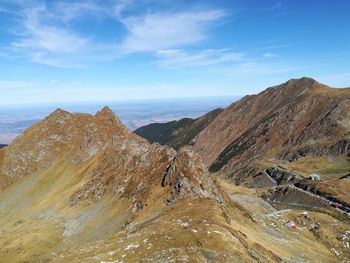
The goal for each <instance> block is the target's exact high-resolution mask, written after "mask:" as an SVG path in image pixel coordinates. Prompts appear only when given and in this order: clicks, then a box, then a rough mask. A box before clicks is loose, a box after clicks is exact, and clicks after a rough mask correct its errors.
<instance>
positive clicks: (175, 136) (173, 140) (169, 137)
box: [135, 109, 223, 150]
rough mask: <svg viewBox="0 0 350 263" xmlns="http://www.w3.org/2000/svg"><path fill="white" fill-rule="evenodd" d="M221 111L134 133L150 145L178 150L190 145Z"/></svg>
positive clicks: (144, 127)
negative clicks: (157, 144) (165, 146)
mask: <svg viewBox="0 0 350 263" xmlns="http://www.w3.org/2000/svg"><path fill="white" fill-rule="evenodd" d="M222 111H223V110H222V109H215V110H213V111H211V112H208V113H207V114H205V115H203V116H202V117H200V118H197V119H190V118H184V119H181V120H178V121H171V122H167V123H152V124H149V125H146V126H143V127H140V128H138V129H137V130H135V133H136V134H137V135H139V136H141V137H143V138H145V139H147V140H148V141H149V142H151V143H153V142H158V143H160V144H161V145H168V146H170V147H172V148H174V149H175V150H178V149H179V148H180V147H181V146H184V145H188V144H190V143H191V141H192V139H193V138H194V137H195V136H197V135H198V134H199V133H200V132H201V131H202V130H204V129H205V128H206V127H207V126H208V125H209V124H210V123H211V122H212V121H213V120H214V119H215V118H216V116H217V115H218V114H219V113H221V112H222Z"/></svg>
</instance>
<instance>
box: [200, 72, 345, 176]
mask: <svg viewBox="0 0 350 263" xmlns="http://www.w3.org/2000/svg"><path fill="white" fill-rule="evenodd" d="M349 109H350V89H332V88H329V87H327V86H325V85H322V84H320V83H318V82H316V81H315V80H313V79H309V78H302V79H296V80H290V81H288V82H286V83H284V84H282V85H279V86H276V87H272V88H269V89H267V90H265V91H263V92H261V93H259V94H257V95H253V96H246V97H244V98H243V99H241V100H240V101H238V102H236V103H234V104H232V105H231V106H230V107H228V108H227V109H225V110H224V111H223V112H222V113H220V114H219V115H218V116H217V118H216V119H215V120H214V121H213V122H212V123H210V124H209V126H208V127H207V128H206V129H204V130H203V131H202V132H201V133H200V134H199V135H198V136H197V137H196V138H195V139H194V149H195V151H197V152H198V153H199V154H200V155H201V156H202V157H203V160H204V162H205V164H206V165H208V166H209V167H210V170H211V171H213V172H215V171H219V170H222V171H225V172H226V173H227V174H228V176H234V177H235V180H236V182H242V181H244V179H245V177H246V176H247V175H254V173H255V167H254V161H255V160H259V159H266V158H277V159H284V160H288V161H293V160H296V159H298V158H299V157H301V156H306V155H314V156H321V155H325V154H330V155H334V156H337V155H345V156H346V155H349V154H350V144H349V138H350V125H349V121H350V111H349Z"/></svg>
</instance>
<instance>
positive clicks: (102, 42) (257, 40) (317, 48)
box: [0, 0, 350, 104]
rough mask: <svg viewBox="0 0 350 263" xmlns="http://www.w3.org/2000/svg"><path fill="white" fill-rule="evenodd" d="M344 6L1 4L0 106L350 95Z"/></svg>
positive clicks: (324, 1)
mask: <svg viewBox="0 0 350 263" xmlns="http://www.w3.org/2000/svg"><path fill="white" fill-rule="evenodd" d="M349 10H350V1H348V0H303V1H302V0H263V1H262V0H221V1H205V0H201V1H195V0H191V1H188V0H184V1H181V0H180V1H176V0H138V1H136V0H90V1H89V0H87V1H80V0H76V1H59V0H50V1H49V0H47V1H44V0H0V72H1V74H0V92H1V93H0V94H1V104H28V103H62V102H74V101H98V100H130V99H160V98H171V97H177V98H178V97H199V96H226V95H230V96H232V95H245V94H252V93H257V92H259V91H261V90H263V89H265V88H266V87H268V86H271V85H275V84H279V83H282V82H285V81H286V80H288V79H290V78H297V77H302V76H310V77H313V78H316V79H317V80H319V81H321V82H324V83H326V84H329V85H331V86H335V87H346V86H350V16H349V14H348V13H349Z"/></svg>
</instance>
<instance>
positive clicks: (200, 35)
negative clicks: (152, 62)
mask: <svg viewBox="0 0 350 263" xmlns="http://www.w3.org/2000/svg"><path fill="white" fill-rule="evenodd" d="M225 15H226V13H225V12H224V11H222V10H214V11H191V12H177V13H153V14H147V15H144V16H136V17H135V16H132V17H126V18H123V19H122V20H121V22H122V23H123V24H124V26H125V27H126V29H127V31H128V35H127V36H126V38H125V39H124V41H123V42H122V44H121V47H122V49H123V50H125V51H126V52H149V51H157V50H160V49H169V48H177V47H182V46H188V45H191V44H195V43H197V42H199V41H202V40H204V39H207V38H208V31H207V30H208V28H209V27H210V26H211V25H213V23H214V22H216V21H218V20H219V19H221V18H223V17H224V16H225Z"/></svg>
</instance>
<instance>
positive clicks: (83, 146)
mask: <svg viewBox="0 0 350 263" xmlns="http://www.w3.org/2000/svg"><path fill="white" fill-rule="evenodd" d="M0 179H1V180H0V182H1V186H2V187H1V188H0V234H1V237H2V238H1V239H0V262H103V261H104V262H106V261H107V262H186V261H187V262H296V261H319V262H320V261H327V262H336V261H337V260H338V259H340V260H345V259H347V258H349V253H348V251H347V250H346V247H344V244H345V243H344V242H345V241H344V240H343V239H337V236H339V235H344V234H345V235H346V230H347V229H348V224H347V223H346V222H345V221H341V220H339V219H337V218H335V217H332V216H330V215H326V214H323V213H320V212H310V218H309V219H303V214H302V211H297V210H293V211H289V212H285V213H282V215H280V216H278V217H277V216H275V213H280V212H278V211H276V209H275V208H273V207H272V206H271V205H269V204H268V203H267V202H265V201H264V200H262V199H261V198H260V197H259V196H260V194H259V193H258V192H255V191H252V190H249V189H245V188H241V187H235V186H232V185H230V184H228V183H226V182H223V181H221V180H215V179H213V178H212V177H211V175H210V174H209V173H208V171H207V169H206V168H205V166H204V165H203V164H202V162H201V158H200V157H199V156H198V155H197V154H195V153H194V152H193V151H191V149H190V148H189V147H183V148H182V149H181V150H180V151H179V152H176V151H174V150H173V149H171V148H169V147H167V146H160V145H159V144H152V145H151V144H149V143H148V142H146V141H145V140H143V139H142V138H140V137H138V136H136V135H135V134H133V133H131V132H130V131H128V130H127V129H126V128H125V127H124V126H123V125H122V124H121V123H120V121H119V119H118V118H117V117H116V116H115V115H114V114H113V113H112V112H111V111H110V110H109V109H108V108H105V109H103V110H102V111H101V112H99V113H97V114H96V115H95V116H92V115H88V114H71V113H68V112H65V111H62V110H59V111H56V112H55V113H53V114H51V115H50V116H48V117H47V118H45V119H44V120H42V121H41V122H39V123H37V124H35V125H34V126H32V127H30V128H29V129H28V130H27V131H25V132H24V134H22V135H21V136H19V137H18V138H17V139H16V140H15V141H14V142H13V143H12V144H11V145H9V146H8V147H6V148H3V149H1V150H0ZM203 211H205V213H204V212H203ZM286 220H299V221H300V222H301V221H305V222H306V223H305V226H303V227H301V228H299V229H298V230H297V231H296V232H292V231H291V230H290V229H289V228H288V227H287V226H286V225H285V221H286ZM299 221H298V222H299ZM313 224H318V225H319V228H318V230H317V231H318V232H312V231H313V230H312V227H311V225H313ZM334 224H335V225H334ZM300 225H302V223H300ZM311 230H312V231H311ZM343 243H344V244H343ZM330 244H332V247H334V249H336V252H337V253H338V254H339V255H338V257H337V258H336V259H335V255H334V252H332V250H330Z"/></svg>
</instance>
